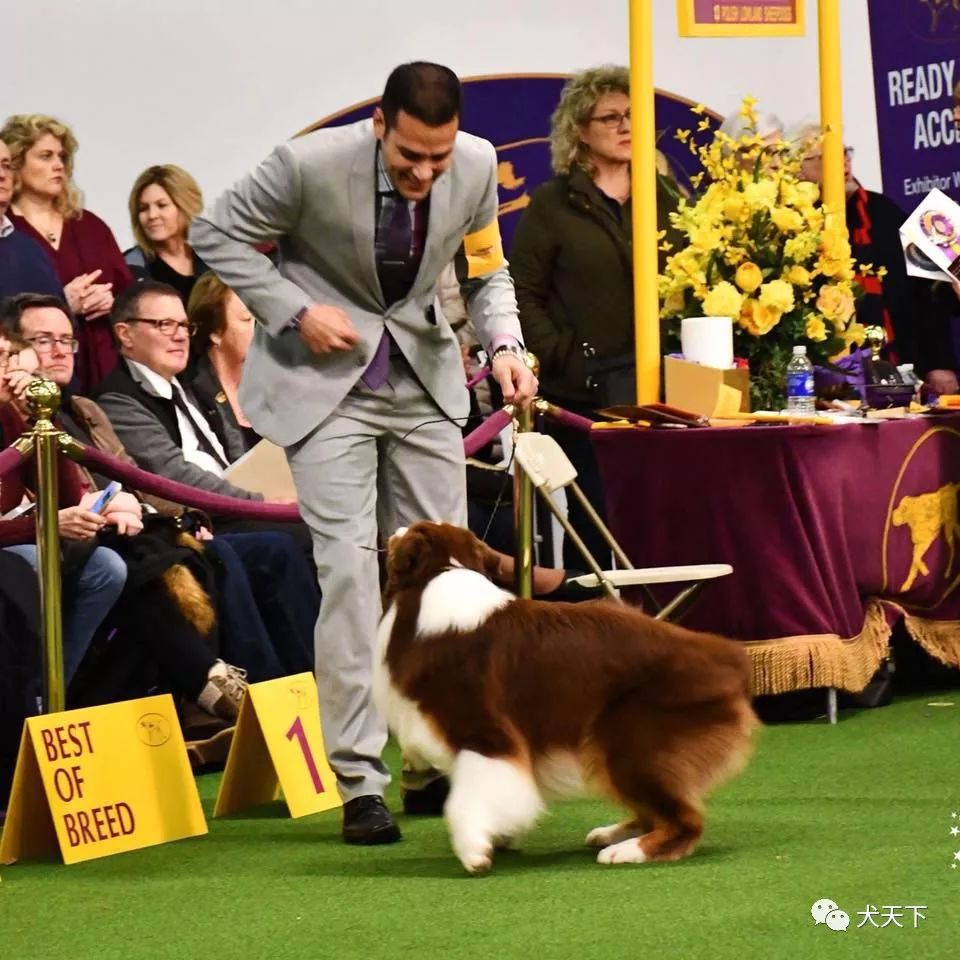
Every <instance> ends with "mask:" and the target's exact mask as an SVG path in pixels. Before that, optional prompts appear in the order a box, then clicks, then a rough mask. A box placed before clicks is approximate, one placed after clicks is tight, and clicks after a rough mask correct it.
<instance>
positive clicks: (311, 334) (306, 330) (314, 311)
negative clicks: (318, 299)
mask: <svg viewBox="0 0 960 960" xmlns="http://www.w3.org/2000/svg"><path fill="white" fill-rule="evenodd" d="M299 333H300V339H301V340H303V342H304V343H305V344H306V345H307V346H308V347H309V348H310V349H311V350H312V351H313V352H314V353H317V354H320V355H321V356H322V355H324V354H327V353H333V352H334V351H335V350H352V349H353V348H354V347H355V346H356V345H357V344H358V343H359V342H360V334H358V333H357V331H356V330H354V328H353V324H352V323H351V322H350V318H349V317H348V316H347V315H346V313H345V312H344V311H343V310H341V309H340V308H339V307H324V306H321V304H319V303H314V304H311V305H310V306H309V307H308V308H307V312H306V313H305V314H304V315H303V319H302V320H301V321H300V330H299Z"/></svg>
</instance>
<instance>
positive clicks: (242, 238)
mask: <svg viewBox="0 0 960 960" xmlns="http://www.w3.org/2000/svg"><path fill="white" fill-rule="evenodd" d="M375 202H376V140H375V137H374V135H373V124H372V122H371V121H369V120H365V121H361V122H359V123H355V124H351V125H349V126H346V127H336V128H332V129H324V130H318V131H316V132H314V133H311V134H308V135H306V136H304V137H299V138H297V139H295V140H292V141H290V142H288V143H284V144H282V145H280V146H279V147H277V148H276V149H275V150H274V151H273V153H272V154H271V155H270V156H269V157H268V158H267V159H266V160H265V161H264V162H263V163H262V164H261V165H260V166H259V167H257V168H256V169H255V170H254V171H253V172H252V173H250V174H249V175H248V176H246V177H244V178H243V179H242V180H241V181H240V182H239V183H237V184H236V185H235V186H234V187H233V188H232V189H230V190H228V191H227V192H226V193H224V194H223V196H221V197H220V198H219V199H218V200H217V201H216V202H215V203H214V204H213V206H212V207H211V208H210V209H208V210H207V211H206V212H205V214H204V215H203V216H200V217H198V218H197V219H196V220H195V221H194V224H193V227H192V229H191V231H190V242H191V244H192V245H193V247H194V249H195V250H196V252H197V253H198V254H199V256H200V257H201V258H202V259H203V260H204V261H205V262H206V263H207V264H208V265H209V266H210V268H211V269H212V270H214V271H215V272H216V273H217V274H218V276H220V278H221V279H222V280H223V281H224V283H226V284H227V285H228V286H230V287H231V288H233V290H235V291H236V293H237V294H238V295H239V296H240V298H241V299H242V300H243V301H244V303H246V305H247V306H248V307H249V308H250V310H251V312H252V313H253V315H254V316H255V317H257V318H258V320H259V323H258V324H257V330H256V333H255V335H254V340H253V344H252V345H251V348H250V353H249V355H248V356H247V360H246V364H245V366H244V375H243V382H242V384H241V389H240V402H241V404H242V405H243V409H244V413H245V414H246V415H247V417H248V418H249V419H250V422H251V423H252V424H253V426H254V428H255V429H256V430H257V432H258V433H260V434H261V435H263V436H266V437H269V438H270V439H271V440H273V441H274V442H276V443H278V444H281V445H282V446H290V445H292V444H295V443H297V442H298V441H300V440H302V439H303V438H304V437H305V436H306V435H307V434H308V433H310V432H311V431H312V430H313V429H314V428H315V427H316V426H318V425H319V424H320V423H321V422H322V421H323V420H325V419H326V418H327V417H328V416H329V414H330V413H331V412H333V411H334V410H335V409H336V407H337V406H338V404H339V403H340V402H341V400H342V399H343V398H344V397H345V396H346V394H347V393H348V392H349V391H350V389H351V388H352V387H353V385H354V384H355V383H356V382H357V380H358V379H359V378H360V375H361V374H362V373H363V371H364V369H365V368H366V366H367V364H368V363H369V362H370V359H371V357H372V356H373V352H374V350H375V349H376V346H377V344H378V342H379V341H380V336H381V334H382V332H383V329H384V326H386V327H387V329H389V331H390V333H391V335H392V336H393V339H394V341H395V342H396V343H397V345H398V347H399V348H400V350H401V351H402V352H403V355H404V356H405V357H406V359H407V360H408V361H409V362H410V365H411V366H412V367H413V370H414V371H415V373H416V374H417V376H418V377H419V379H420V381H421V382H422V383H423V385H424V386H425V387H426V389H427V390H428V391H429V393H430V395H431V396H432V397H433V399H434V400H435V401H436V403H437V404H438V406H439V407H440V409H441V410H442V411H443V412H444V413H445V414H446V415H447V416H449V417H465V416H466V415H467V413H468V397H467V393H466V390H465V388H464V374H463V366H462V363H461V360H460V352H459V348H458V346H457V339H456V337H455V336H454V334H453V332H452V330H451V329H450V325H449V324H448V323H447V321H446V320H445V318H444V317H443V313H442V311H441V309H440V305H439V300H438V298H437V278H438V277H439V275H440V272H441V271H442V270H443V268H444V267H445V266H446V265H447V264H448V263H450V262H451V261H452V260H453V259H454V258H455V257H456V256H457V254H458V251H459V252H460V253H461V255H462V257H461V263H462V264H463V265H465V267H466V276H465V278H464V293H465V295H466V297H467V302H468V310H469V313H470V317H471V319H472V320H473V322H474V324H475V326H476V329H477V332H478V334H479V336H480V339H481V340H482V342H483V343H484V344H489V342H490V341H491V340H492V339H493V338H494V336H496V335H498V334H510V335H511V336H514V337H516V338H517V339H518V340H520V339H521V333H520V324H519V321H518V319H517V306H516V298H515V295H514V290H513V282H512V280H511V279H510V274H509V273H508V271H507V269H506V261H505V260H504V259H503V250H502V246H501V244H500V234H499V229H498V228H497V177H496V152H495V150H494V148H493V146H492V145H491V144H490V143H488V142H487V141H486V140H481V139H479V138H478V137H474V136H471V135H470V134H467V133H462V132H461V133H458V134H457V139H456V144H455V147H454V157H453V163H452V165H451V167H450V169H449V170H447V171H446V172H445V173H443V174H442V175H441V176H440V177H439V178H438V179H437V180H436V182H435V183H434V185H433V189H432V191H431V198H430V217H429V223H428V229H427V238H426V246H425V249H424V253H423V260H422V262H421V265H420V271H419V273H418V275H417V279H416V281H415V282H414V285H413V288H412V289H411V291H410V293H409V295H408V296H407V297H406V299H404V300H402V301H400V302H399V303H396V304H393V305H391V306H390V308H389V309H387V307H386V305H385V304H384V302H383V292H382V291H381V289H380V283H379V281H378V279H377V270H376V261H375V256H374V210H375ZM273 239H277V240H278V244H279V251H280V258H279V265H278V266H276V267H275V266H274V265H273V264H272V263H271V262H270V260H269V259H268V258H267V257H265V256H263V255H262V254H260V253H257V252H256V251H255V250H254V249H253V248H252V246H251V244H254V243H260V242H263V241H267V240H273ZM310 303H320V304H328V305H332V306H338V307H340V308H341V309H343V310H344V311H345V312H346V313H347V314H348V315H349V317H350V319H351V321H352V323H353V325H354V327H355V328H356V330H357V332H358V333H359V334H360V336H361V338H362V341H361V343H360V344H359V345H358V346H357V347H356V348H355V349H353V350H350V351H343V352H337V353H334V354H330V355H326V356H317V355H315V354H313V353H312V352H311V351H310V350H309V349H308V348H307V346H306V345H305V344H304V343H303V341H302V340H301V339H300V337H299V335H298V334H297V332H296V331H295V330H293V329H292V328H291V327H290V321H291V319H292V317H293V316H294V315H295V314H296V313H297V311H298V310H300V308H301V307H304V306H306V305H308V304H310Z"/></svg>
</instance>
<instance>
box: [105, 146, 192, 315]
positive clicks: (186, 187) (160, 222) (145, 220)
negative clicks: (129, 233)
mask: <svg viewBox="0 0 960 960" xmlns="http://www.w3.org/2000/svg"><path fill="white" fill-rule="evenodd" d="M129 208H130V226H131V228H132V230H133V236H134V239H135V240H136V241H137V246H135V247H132V248H131V249H130V250H127V251H126V252H125V253H124V255H123V256H124V259H125V260H126V261H127V265H128V266H129V267H130V270H131V272H132V273H133V276H134V278H135V279H137V280H146V279H148V278H149V279H151V280H158V281H159V282H161V283H166V284H169V285H170V286H171V287H173V289H174V290H176V291H177V293H178V294H180V299H181V300H182V301H183V303H184V306H186V305H187V303H188V302H189V300H190V292H191V290H193V285H194V283H196V281H197V278H198V277H200V276H201V275H202V274H203V273H205V272H206V270H207V267H206V264H205V263H204V262H203V261H202V260H201V259H200V258H199V257H198V256H197V254H196V253H195V252H194V251H193V250H192V249H191V247H190V244H189V243H187V231H188V230H189V229H190V224H191V223H192V222H193V218H194V217H195V216H196V215H197V214H198V213H200V211H201V210H202V209H203V195H202V194H201V192H200V186H199V184H198V183H197V181H196V180H194V179H193V177H191V176H190V174H189V173H187V171H186V170H183V169H181V168H180V167H177V166H175V165H174V164H172V163H166V164H161V165H157V166H153V167H147V169H146V170H144V171H143V173H141V174H140V176H139V177H137V180H136V182H135V183H134V185H133V189H132V190H131V191H130V200H129Z"/></svg>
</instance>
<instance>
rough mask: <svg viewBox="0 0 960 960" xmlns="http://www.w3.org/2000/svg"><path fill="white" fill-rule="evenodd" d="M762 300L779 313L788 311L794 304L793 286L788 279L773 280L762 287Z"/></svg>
mask: <svg viewBox="0 0 960 960" xmlns="http://www.w3.org/2000/svg"><path fill="white" fill-rule="evenodd" d="M760 302H761V303H762V304H763V305H764V306H767V307H771V308H772V309H774V310H776V311H777V313H787V312H788V311H790V310H792V309H793V305H794V299H793V287H792V286H791V285H790V284H789V283H787V281H786V280H771V281H769V282H768V283H765V284H764V285H763V286H762V287H761V288H760Z"/></svg>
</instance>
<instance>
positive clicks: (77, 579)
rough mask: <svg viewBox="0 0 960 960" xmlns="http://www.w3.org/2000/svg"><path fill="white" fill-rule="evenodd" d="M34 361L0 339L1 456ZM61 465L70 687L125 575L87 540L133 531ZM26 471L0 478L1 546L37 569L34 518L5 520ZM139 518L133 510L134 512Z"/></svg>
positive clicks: (120, 509) (111, 555) (16, 503)
mask: <svg viewBox="0 0 960 960" xmlns="http://www.w3.org/2000/svg"><path fill="white" fill-rule="evenodd" d="M37 366H38V359H37V357H36V355H35V354H34V352H33V350H32V349H30V348H29V347H27V345H26V343H25V342H24V341H22V340H20V339H18V338H17V337H15V336H11V334H9V333H6V332H3V331H0V449H3V448H5V447H7V446H8V445H9V444H11V443H12V442H13V441H14V440H16V439H17V437H19V436H20V434H21V433H22V432H23V426H24V423H23V419H22V417H21V416H20V414H19V413H18V412H17V411H16V409H15V408H14V406H13V403H12V401H13V400H14V398H15V396H17V395H19V394H22V390H23V387H24V386H25V385H26V383H27V382H28V379H29V374H31V373H32V372H33V370H35V369H36V367H37ZM71 466H72V465H70V464H67V465H66V466H65V467H63V468H62V469H61V470H60V471H59V474H58V476H59V479H60V497H59V500H60V503H61V504H71V505H70V506H63V507H61V509H60V510H59V511H58V514H57V526H58V529H59V533H60V539H61V542H62V543H63V547H64V557H63V626H64V629H63V665H64V677H65V679H66V680H67V681H68V682H69V680H70V678H71V677H72V676H73V675H74V673H76V670H77V668H78V667H79V665H80V661H81V660H82V659H83V656H84V654H85V653H86V652H87V648H88V647H89V646H90V642H91V640H92V639H93V636H94V634H95V633H96V631H97V628H98V627H99V626H100V624H101V623H102V622H103V619H104V617H106V615H107V614H108V613H109V612H110V610H111V608H112V607H113V605H114V603H115V602H116V600H117V598H118V597H119V596H120V593H121V591H122V590H123V585H124V582H125V581H126V577H127V569H126V566H125V565H124V563H123V560H121V559H120V557H119V556H118V555H117V554H116V553H115V552H114V551H113V550H110V549H108V548H106V547H103V546H97V545H96V544H94V543H93V542H92V538H93V537H94V536H95V535H96V533H97V532H98V531H99V530H100V529H101V528H102V527H104V526H106V525H107V524H109V523H111V522H116V523H118V524H119V525H120V526H121V527H122V529H123V531H124V532H127V531H128V530H129V531H130V532H133V533H135V532H136V527H137V523H135V522H133V521H132V520H130V518H129V517H128V516H127V513H126V511H125V509H124V508H129V504H127V503H125V502H123V501H121V502H120V503H117V502H116V501H113V502H112V503H111V504H110V505H109V506H108V507H107V508H106V509H105V510H104V511H103V512H101V513H93V512H91V510H90V506H91V504H92V502H93V501H94V500H95V499H96V496H95V495H93V496H91V495H90V494H86V493H85V492H84V490H83V487H82V484H81V481H80V478H79V474H78V473H77V472H76V471H75V470H72V469H70V468H71ZM30 473H31V471H30V469H29V468H28V467H27V466H26V465H22V466H21V467H20V468H19V469H17V470H15V471H13V472H11V473H8V474H6V475H5V476H4V477H3V479H2V483H0V515H3V519H0V544H2V545H3V547H4V549H5V550H7V551H8V552H10V553H14V554H16V555H17V556H19V557H21V559H23V560H25V561H26V562H27V563H29V564H30V566H31V567H33V569H34V570H36V569H37V545H36V526H35V519H34V515H33V511H32V510H29V511H28V512H26V513H24V514H23V515H22V516H20V517H19V518H17V519H8V518H6V515H7V514H9V513H10V512H11V511H15V510H17V509H18V508H20V507H21V506H24V505H25V503H24V501H27V502H28V503H29V500H28V498H27V494H28V490H29V482H30V481H29V479H28V478H29V476H30ZM137 513H138V514H139V509H138V510H137Z"/></svg>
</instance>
